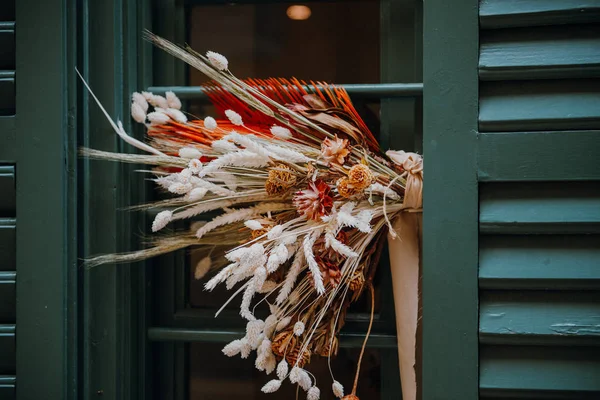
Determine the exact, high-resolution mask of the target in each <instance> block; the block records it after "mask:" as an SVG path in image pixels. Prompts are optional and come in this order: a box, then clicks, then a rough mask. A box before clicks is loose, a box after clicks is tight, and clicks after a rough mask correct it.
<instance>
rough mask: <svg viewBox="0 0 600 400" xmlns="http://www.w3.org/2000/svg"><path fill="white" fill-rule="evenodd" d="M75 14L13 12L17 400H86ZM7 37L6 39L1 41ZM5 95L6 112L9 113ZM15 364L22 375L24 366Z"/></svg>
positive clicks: (31, 8) (29, 5) (30, 4)
mask: <svg viewBox="0 0 600 400" xmlns="http://www.w3.org/2000/svg"><path fill="white" fill-rule="evenodd" d="M7 3H10V4H7ZM5 6H8V9H11V6H13V7H14V6H15V1H12V2H7V1H5V2H3V3H2V10H1V11H0V14H2V13H4V12H5ZM74 6H75V1H74V0H48V1H44V2H38V1H31V0H18V1H16V7H15V8H13V9H12V10H13V11H16V15H15V14H13V18H12V20H13V21H15V20H16V21H18V22H17V25H14V24H13V27H15V29H14V32H13V33H14V36H15V42H14V43H16V45H15V46H14V47H13V48H15V51H16V62H15V61H14V60H13V64H12V65H13V66H12V68H13V71H14V72H15V75H13V76H14V79H15V81H16V83H17V84H16V86H15V88H16V91H15V93H16V103H13V106H12V110H13V113H14V117H12V121H10V118H9V119H4V118H8V117H0V118H2V121H1V122H0V127H1V128H2V130H3V131H2V133H1V134H2V135H4V134H5V133H6V132H8V141H5V140H6V137H2V138H1V140H2V144H1V145H0V148H1V149H2V150H0V153H4V152H5V151H6V150H5V149H6V148H5V147H4V146H5V144H6V143H8V146H9V149H11V150H10V151H11V154H12V155H10V156H9V157H10V158H9V159H11V160H13V161H14V165H15V176H16V214H15V215H16V257H15V258H12V260H13V261H12V262H13V263H14V264H13V265H12V266H6V267H7V268H8V269H13V270H14V269H15V266H16V292H17V293H16V295H17V297H16V298H17V302H16V332H15V331H13V333H12V335H13V336H14V335H15V334H16V398H17V399H23V400H25V399H36V398H48V399H50V398H53V399H54V398H57V399H58V398H60V399H72V398H75V397H76V388H77V363H76V358H75V357H76V356H77V345H76V343H77V325H76V322H77V309H76V304H77V303H76V302H77V295H76V288H77V286H76V283H77V280H76V277H77V262H76V260H77V255H76V249H77V247H76V242H75V235H76V229H75V225H74V224H75V221H76V219H75V216H76V211H77V209H76V202H75V199H76V191H75V186H74V185H75V161H76V152H77V150H76V142H75V138H76V130H75V122H76V115H75V111H74V110H75V107H76V104H75V90H74V88H75V71H74V65H75V55H76V53H75V48H76V45H75V43H76V38H77V34H76V29H75V28H76V27H75V25H74V22H75V18H74V16H75V8H74ZM5 33H6V30H5V31H2V30H1V29H0V35H4V34H5ZM6 43H7V42H6V41H5V40H4V39H2V44H1V45H0V49H1V50H0V52H3V51H5V50H7V49H10V46H6V45H5V44H6ZM4 61H5V60H2V62H4ZM2 68H5V67H2ZM4 94H5V93H2V100H1V102H2V106H0V108H2V109H3V110H6V109H7V108H6V106H5V102H6V101H7V99H6V98H5V96H4ZM1 113H2V112H1V111H0V114H1ZM9 124H10V125H9ZM13 124H14V125H13ZM8 126H14V129H11V128H10V127H8ZM6 127H8V131H4V129H6ZM11 131H12V132H11ZM11 133H12V135H11ZM3 157H4V155H2V156H0V158H3ZM0 195H4V192H3V193H1V194H0ZM0 230H3V229H1V228H0ZM2 267H5V266H4V265H3V266H2ZM13 322H14V320H13ZM2 336H3V334H2V333H0V340H4V339H5V337H2ZM0 351H1V350H0ZM0 360H2V361H0V364H2V363H3V362H4V361H5V360H7V358H5V356H4V354H1V355H0ZM11 364H12V365H13V367H12V372H13V373H14V372H15V368H14V361H13V362H11ZM2 372H4V371H2ZM11 384H12V385H14V384H15V381H14V379H13V380H12V382H9V384H8V385H9V386H10V385H11ZM8 398H14V394H13V395H12V396H11V395H9V396H8Z"/></svg>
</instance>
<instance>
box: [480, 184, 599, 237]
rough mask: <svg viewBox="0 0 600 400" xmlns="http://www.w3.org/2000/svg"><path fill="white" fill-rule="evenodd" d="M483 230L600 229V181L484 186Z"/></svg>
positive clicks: (578, 231)
mask: <svg viewBox="0 0 600 400" xmlns="http://www.w3.org/2000/svg"><path fill="white" fill-rule="evenodd" d="M480 198H481V204H480V208H479V227H480V230H481V232H482V233H505V234H506V233H512V234H525V233H542V234H552V233H558V234H561V233H571V234H573V233H600V185H597V184H592V185H589V184H587V183H586V182H561V183H553V182H536V183H520V182H519V183H516V182H515V183H488V184H485V185H482V186H481V193H480Z"/></svg>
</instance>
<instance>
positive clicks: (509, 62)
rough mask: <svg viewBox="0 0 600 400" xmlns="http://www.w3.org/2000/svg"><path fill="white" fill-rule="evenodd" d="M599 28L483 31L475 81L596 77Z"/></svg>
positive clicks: (598, 73)
mask: <svg viewBox="0 0 600 400" xmlns="http://www.w3.org/2000/svg"><path fill="white" fill-rule="evenodd" d="M599 26H600V25H580V26H566V25H563V26H552V27H536V28H522V29H502V30H491V31H484V32H482V33H481V48H480V56H479V77H480V78H481V79H482V80H503V79H506V80H509V79H551V78H560V79H567V78H589V77H598V76H600V28H599Z"/></svg>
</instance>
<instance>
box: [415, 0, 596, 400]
mask: <svg viewBox="0 0 600 400" xmlns="http://www.w3.org/2000/svg"><path fill="white" fill-rule="evenodd" d="M424 4H425V20H424V23H425V27H424V35H425V41H424V49H425V57H424V85H425V90H424V145H425V171H426V172H425V174H426V185H425V193H424V272H423V274H424V277H423V289H424V292H423V297H424V304H423V306H424V310H423V332H424V343H423V360H424V363H423V376H424V382H423V394H424V398H425V399H427V400H429V399H443V398H460V399H475V398H477V397H478V396H480V397H481V398H485V399H488V398H489V399H491V398H502V399H505V398H523V399H526V398H561V399H563V398H564V399H576V398H577V399H581V398H586V399H587V398H590V399H591V398H598V397H599V396H600V347H599V345H600V293H599V289H600V269H599V268H598V266H599V265H600V250H599V249H600V235H599V233H600V182H599V181H600V163H599V162H598V154H600V131H599V130H598V129H599V128H600V80H599V79H598V78H599V77H600V46H599V44H600V30H599V29H598V26H599V25H598V22H600V4H598V2H596V1H568V0H564V1H542V0H539V1H506V0H482V1H481V2H480V3H479V2H478V1H476V0H472V1H469V2H458V3H457V2H444V1H428V2H425V3H424ZM477 278H478V279H477ZM478 301H479V308H478V307H477V303H478ZM478 364H479V365H478ZM477 372H479V374H478V373H477ZM478 393H479V394H478Z"/></svg>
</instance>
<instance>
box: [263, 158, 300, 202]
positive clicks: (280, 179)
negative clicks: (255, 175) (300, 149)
mask: <svg viewBox="0 0 600 400" xmlns="http://www.w3.org/2000/svg"><path fill="white" fill-rule="evenodd" d="M296 180H297V179H296V175H295V174H294V173H293V170H292V169H291V168H290V167H288V166H287V165H285V164H282V163H279V164H276V165H275V166H274V167H272V168H270V169H269V176H268V177H267V181H266V182H265V190H266V191H267V193H268V194H269V195H271V196H273V195H277V194H282V193H285V192H286V191H287V190H288V189H290V188H291V187H293V186H294V185H295V184H296Z"/></svg>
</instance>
